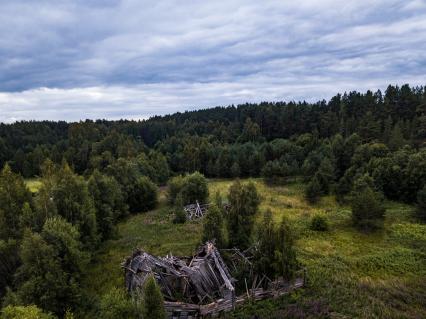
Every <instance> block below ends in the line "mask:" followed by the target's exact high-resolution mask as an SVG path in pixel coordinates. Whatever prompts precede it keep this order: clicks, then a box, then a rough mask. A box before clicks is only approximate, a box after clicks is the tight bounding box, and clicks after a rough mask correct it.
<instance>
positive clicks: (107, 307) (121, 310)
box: [99, 288, 138, 319]
mask: <svg viewBox="0 0 426 319" xmlns="http://www.w3.org/2000/svg"><path fill="white" fill-rule="evenodd" d="M137 314H138V311H137V306H136V305H135V304H133V302H132V300H131V299H130V298H129V296H127V294H126V292H125V291H124V290H122V289H117V288H113V289H111V290H110V291H109V292H108V293H106V294H105V295H103V296H102V299H101V302H100V310H99V318H103V319H116V318H123V319H131V318H137Z"/></svg>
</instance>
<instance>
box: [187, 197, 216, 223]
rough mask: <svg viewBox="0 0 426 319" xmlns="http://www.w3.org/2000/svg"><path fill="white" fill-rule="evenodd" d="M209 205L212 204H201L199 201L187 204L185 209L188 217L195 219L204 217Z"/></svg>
mask: <svg viewBox="0 0 426 319" xmlns="http://www.w3.org/2000/svg"><path fill="white" fill-rule="evenodd" d="M209 206H210V204H203V205H200V203H199V202H198V201H197V202H196V203H195V204H189V205H186V206H185V207H184V208H183V210H184V211H185V213H186V218H187V219H188V220H194V219H199V218H202V217H204V215H205V214H206V213H207V211H208V208H209Z"/></svg>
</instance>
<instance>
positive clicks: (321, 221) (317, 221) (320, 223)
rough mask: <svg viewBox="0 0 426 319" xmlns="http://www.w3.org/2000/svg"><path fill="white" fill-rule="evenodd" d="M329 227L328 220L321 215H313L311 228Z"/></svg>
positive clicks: (324, 228)
mask: <svg viewBox="0 0 426 319" xmlns="http://www.w3.org/2000/svg"><path fill="white" fill-rule="evenodd" d="M328 229H329V226H328V220H327V218H326V217H325V216H323V215H315V216H314V217H312V220H311V230H315V231H327V230H328Z"/></svg>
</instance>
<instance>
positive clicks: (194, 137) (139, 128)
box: [0, 85, 426, 202]
mask: <svg viewBox="0 0 426 319" xmlns="http://www.w3.org/2000/svg"><path fill="white" fill-rule="evenodd" d="M425 140H426V90H425V88H424V87H415V88H411V87H410V86H408V85H403V86H402V87H398V86H389V87H388V88H387V90H386V92H385V93H384V94H382V93H381V92H380V91H377V92H375V93H373V92H371V91H367V92H366V93H364V94H362V93H359V92H350V93H348V94H346V93H345V94H343V95H340V94H339V95H336V96H334V97H333V98H331V99H330V101H328V102H326V101H320V102H317V103H306V102H299V103H295V102H290V103H285V102H277V103H266V102H265V103H260V104H244V105H239V106H237V107H234V106H229V107H217V108H212V109H206V110H199V111H192V112H185V113H176V114H173V115H168V116H163V117H153V118H151V119H149V120H146V121H101V120H99V121H95V122H93V121H85V122H79V123H65V122H18V123H15V124H10V125H6V124H1V125H0V165H1V166H3V165H4V163H6V162H7V163H9V165H10V166H11V167H12V169H13V171H15V172H19V173H20V174H22V175H23V176H24V177H32V176H39V175H40V174H41V171H40V167H41V164H42V163H43V162H44V161H45V160H46V159H47V158H49V159H50V160H52V161H53V162H54V163H57V164H59V163H62V161H66V162H67V163H69V165H70V166H71V167H72V168H73V170H74V171H75V172H76V173H77V174H80V175H85V176H89V175H91V174H92V172H93V171H94V170H98V171H100V172H104V173H105V172H106V171H107V170H108V167H111V166H114V165H115V166H121V164H117V163H118V161H121V163H124V162H123V161H126V163H130V164H129V165H130V166H135V165H136V166H137V167H138V169H139V170H140V171H141V172H142V174H143V175H145V176H148V177H149V178H150V179H151V180H152V181H154V182H155V183H158V184H164V183H165V182H166V181H167V180H168V178H169V177H170V176H171V175H174V174H181V173H187V172H194V171H199V172H201V173H202V174H204V175H206V176H208V177H248V176H253V177H256V176H264V177H266V178H268V179H269V180H271V181H279V180H280V179H285V178H288V177H291V176H296V175H303V176H305V177H306V179H309V180H311V179H312V178H313V177H314V175H316V178H317V180H316V181H315V183H316V182H318V183H319V184H320V186H321V188H322V189H321V193H328V192H330V191H335V192H336V193H337V194H338V195H339V196H340V195H341V197H343V196H344V195H345V194H347V193H348V192H349V191H350V188H351V185H352V183H353V181H354V179H355V178H356V177H357V176H359V175H363V174H366V173H368V174H370V175H371V176H372V177H373V178H374V184H375V187H376V188H377V189H378V190H380V191H383V193H384V194H385V195H386V196H387V197H389V198H392V199H400V200H405V201H408V202H413V201H415V199H416V194H417V192H418V191H419V189H421V188H422V187H423V184H424V182H423V181H424V171H425V169H424V158H425V153H424V152H425V151H424V143H425ZM317 173H318V174H317ZM116 177H117V178H120V177H119V176H116ZM314 186H315V185H314Z"/></svg>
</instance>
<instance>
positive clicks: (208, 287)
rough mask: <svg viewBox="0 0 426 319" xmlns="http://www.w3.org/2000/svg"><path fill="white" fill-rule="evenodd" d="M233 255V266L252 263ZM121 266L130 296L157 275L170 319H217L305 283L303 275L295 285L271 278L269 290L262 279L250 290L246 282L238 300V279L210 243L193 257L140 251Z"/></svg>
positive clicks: (238, 255)
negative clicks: (240, 305)
mask: <svg viewBox="0 0 426 319" xmlns="http://www.w3.org/2000/svg"><path fill="white" fill-rule="evenodd" d="M232 255H233V258H232V259H231V264H232V266H233V267H235V263H234V261H233V260H237V262H250V261H249V259H247V258H246V257H245V256H244V255H243V254H242V253H241V252H239V251H237V250H235V251H234V252H233V254H232ZM241 256H242V257H241ZM122 266H123V268H124V270H125V283H126V288H127V290H128V291H129V292H130V293H137V292H138V291H140V290H141V289H142V287H143V285H144V283H145V281H146V280H147V278H148V277H149V276H151V275H153V276H154V278H155V279H156V281H157V283H158V285H159V287H160V289H161V291H162V293H163V296H164V299H165V303H164V306H165V308H166V311H167V313H168V316H169V318H188V319H189V318H202V317H204V316H213V317H214V316H217V315H219V314H220V313H222V312H227V311H230V310H233V309H234V308H235V306H236V305H238V304H241V303H244V302H245V301H246V300H249V299H250V300H261V299H266V298H274V297H278V296H280V295H283V294H286V293H288V292H290V291H292V290H293V289H296V288H299V287H302V286H303V285H304V281H305V280H304V278H305V276H304V274H303V276H300V277H298V278H296V279H295V280H293V281H292V282H285V281H282V280H277V281H272V280H269V279H268V281H269V283H268V285H267V289H264V288H262V287H260V286H261V283H262V281H264V280H265V278H264V277H262V279H261V280H254V284H253V286H252V287H251V289H249V288H248V287H247V283H246V292H245V293H244V294H242V295H241V296H238V297H237V296H236V292H235V279H234V278H233V277H232V275H231V272H230V271H229V269H228V267H227V265H226V264H225V262H224V260H223V259H222V256H221V255H220V253H219V250H218V249H217V248H216V247H215V246H214V244H213V243H211V242H207V243H206V244H205V245H203V246H201V247H200V248H199V249H198V251H197V253H196V254H195V255H194V256H193V257H182V258H178V257H174V256H166V257H155V256H152V255H150V254H148V253H147V252H145V251H143V250H140V249H139V250H136V251H135V252H134V253H133V255H132V256H130V257H128V258H127V259H126V260H125V262H124V263H123V264H122ZM247 275H251V274H247ZM256 278H257V275H256ZM259 279H260V278H259ZM256 282H258V284H257V285H256V284H255V283H256ZM263 286H264V285H263Z"/></svg>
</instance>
